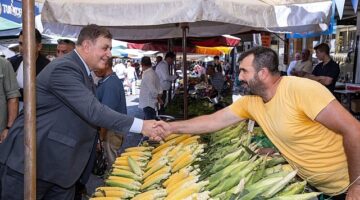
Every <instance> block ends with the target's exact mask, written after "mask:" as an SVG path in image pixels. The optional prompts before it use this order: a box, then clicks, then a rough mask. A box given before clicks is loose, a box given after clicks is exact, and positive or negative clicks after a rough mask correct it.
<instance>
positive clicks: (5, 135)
mask: <svg viewBox="0 0 360 200" xmlns="http://www.w3.org/2000/svg"><path fill="white" fill-rule="evenodd" d="M8 134H9V129H7V128H6V129H4V130H3V131H2V133H1V135H0V143H2V142H3V141H4V140H5V138H6V137H7V136H8Z"/></svg>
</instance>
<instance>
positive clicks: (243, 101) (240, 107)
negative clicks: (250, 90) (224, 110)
mask: <svg viewBox="0 0 360 200" xmlns="http://www.w3.org/2000/svg"><path fill="white" fill-rule="evenodd" d="M249 101H250V98H249V97H248V96H243V97H240V98H239V99H238V100H236V101H235V102H234V103H232V104H231V105H230V106H229V108H230V110H231V111H232V112H233V113H235V114H236V115H237V116H239V117H240V118H242V119H248V118H251V116H250V113H249V111H248V107H249Z"/></svg>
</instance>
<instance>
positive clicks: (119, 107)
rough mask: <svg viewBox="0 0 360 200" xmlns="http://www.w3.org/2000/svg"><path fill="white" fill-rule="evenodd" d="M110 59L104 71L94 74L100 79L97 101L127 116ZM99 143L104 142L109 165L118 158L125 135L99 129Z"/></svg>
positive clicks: (121, 92)
mask: <svg viewBox="0 0 360 200" xmlns="http://www.w3.org/2000/svg"><path fill="white" fill-rule="evenodd" d="M112 62H113V60H112V59H109V60H108V61H107V63H106V66H105V68H104V69H100V70H97V71H94V72H95V75H96V76H98V77H101V78H102V79H101V80H99V82H98V86H97V88H96V96H97V98H98V99H99V101H100V102H101V103H102V104H104V105H106V106H108V107H109V108H111V109H112V110H114V111H116V112H118V113H122V114H125V115H126V114H127V109H126V99H125V91H124V86H123V83H122V81H121V80H120V79H119V78H118V77H117V75H116V73H115V72H113V71H112ZM99 133H100V141H103V142H104V148H105V157H106V158H107V161H108V163H109V165H108V167H109V169H110V167H111V164H112V163H114V161H115V159H116V157H117V156H118V153H117V152H118V150H119V149H120V147H121V145H122V143H123V140H124V135H126V133H116V132H115V131H114V130H109V129H106V128H101V129H100V132H99Z"/></svg>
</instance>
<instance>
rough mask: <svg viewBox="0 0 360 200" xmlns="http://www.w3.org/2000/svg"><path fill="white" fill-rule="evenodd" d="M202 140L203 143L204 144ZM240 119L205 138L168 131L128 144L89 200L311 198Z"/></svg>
mask: <svg viewBox="0 0 360 200" xmlns="http://www.w3.org/2000/svg"><path fill="white" fill-rule="evenodd" d="M204 141H205V143H202V142H204ZM250 141H251V134H250V133H249V132H248V131H247V130H246V125H245V123H241V124H239V125H237V126H233V127H228V128H226V129H223V130H220V131H218V132H215V133H212V134H209V135H207V136H205V137H200V136H191V135H188V134H185V135H176V134H173V135H170V136H168V137H167V138H166V139H165V141H164V143H162V144H161V145H159V146H158V147H156V148H154V147H151V146H140V147H132V148H128V149H126V150H125V153H123V154H121V155H120V157H118V158H117V159H116V161H115V163H114V164H113V169H112V171H111V174H110V175H109V176H108V178H107V179H106V181H105V183H106V185H107V186H106V187H99V188H97V189H96V191H95V193H94V197H93V198H91V200H101V199H103V200H120V199H133V200H153V199H164V200H180V199H185V200H203V199H204V200H207V199H214V200H215V199H217V200H223V199H232V200H247V199H249V200H250V199H272V200H287V199H299V200H302V199H311V198H314V197H316V196H317V195H319V193H315V192H312V193H305V192H304V191H305V185H306V182H305V181H303V182H299V181H297V179H295V176H296V173H297V170H293V169H292V168H291V167H290V166H289V165H287V164H285V160H284V159H283V158H282V157H275V158H270V157H267V156H260V155H258V154H257V153H255V152H256V151H257V149H258V146H257V145H256V144H252V143H250Z"/></svg>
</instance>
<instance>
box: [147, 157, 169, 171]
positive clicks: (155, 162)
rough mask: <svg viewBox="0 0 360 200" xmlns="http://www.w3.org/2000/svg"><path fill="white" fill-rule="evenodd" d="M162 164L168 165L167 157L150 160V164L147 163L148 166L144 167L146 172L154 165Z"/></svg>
mask: <svg viewBox="0 0 360 200" xmlns="http://www.w3.org/2000/svg"><path fill="white" fill-rule="evenodd" d="M162 162H165V163H168V162H169V160H168V157H167V156H163V157H159V158H156V159H153V160H151V161H150V162H148V164H147V165H146V169H145V170H146V171H148V170H149V169H151V168H153V167H154V166H155V165H158V164H159V163H162Z"/></svg>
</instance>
